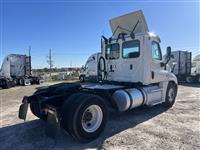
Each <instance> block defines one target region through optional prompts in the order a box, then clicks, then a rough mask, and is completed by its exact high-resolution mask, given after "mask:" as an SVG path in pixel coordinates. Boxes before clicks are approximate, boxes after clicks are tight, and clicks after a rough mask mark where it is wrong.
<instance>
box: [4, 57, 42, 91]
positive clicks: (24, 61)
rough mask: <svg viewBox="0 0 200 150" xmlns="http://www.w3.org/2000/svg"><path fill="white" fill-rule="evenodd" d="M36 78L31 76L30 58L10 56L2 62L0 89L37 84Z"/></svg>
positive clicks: (37, 79)
mask: <svg viewBox="0 0 200 150" xmlns="http://www.w3.org/2000/svg"><path fill="white" fill-rule="evenodd" d="M39 83H40V79H39V78H38V77H33V76H31V56H26V55H20V54H10V55H8V56H6V57H5V58H4V60H3V63H2V66H1V69H0V87H1V88H3V89H6V88H10V87H12V86H15V85H31V84H39Z"/></svg>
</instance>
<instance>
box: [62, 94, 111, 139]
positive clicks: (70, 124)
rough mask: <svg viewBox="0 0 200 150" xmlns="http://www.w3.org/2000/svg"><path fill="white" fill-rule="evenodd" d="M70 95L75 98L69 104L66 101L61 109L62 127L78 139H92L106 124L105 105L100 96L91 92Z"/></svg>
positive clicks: (106, 112) (106, 110)
mask: <svg viewBox="0 0 200 150" xmlns="http://www.w3.org/2000/svg"><path fill="white" fill-rule="evenodd" d="M75 95H76V94H75ZM72 96H73V97H74V98H75V99H74V100H73V101H72V102H71V103H70V104H71V105H69V103H68V104H67V105H64V107H63V109H62V112H63V116H62V121H63V128H64V129H65V130H67V131H68V132H69V133H70V134H71V135H72V136H73V137H74V138H75V139H77V140H78V141H81V142H88V141H91V140H94V139H95V138H97V137H98V136H99V135H100V134H101V132H102V131H103V130H104V127H105V125H106V122H107V119H108V109H107V106H106V104H105V102H104V100H103V99H102V98H101V97H99V96H96V95H93V94H84V93H82V94H79V95H77V96H74V95H72ZM69 99H72V98H69Z"/></svg>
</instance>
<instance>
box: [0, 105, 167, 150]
mask: <svg viewBox="0 0 200 150" xmlns="http://www.w3.org/2000/svg"><path fill="white" fill-rule="evenodd" d="M166 110H167V109H166V108H164V107H162V106H161V105H157V106H154V107H150V108H149V107H140V108H137V109H135V110H132V111H129V112H125V113H111V114H110V119H109V121H108V124H107V126H106V128H105V130H104V132H103V133H102V134H101V135H100V137H99V138H97V139H96V140H94V141H92V142H90V143H84V144H83V143H79V142H77V141H75V140H74V139H73V138H72V137H71V136H69V135H68V134H67V133H66V132H61V133H60V134H59V135H58V136H57V137H56V139H52V138H49V137H47V136H46V135H45V123H44V122H43V121H40V120H39V119H37V120H33V121H28V122H25V123H19V124H16V125H12V126H7V127H2V128H0V145H1V150H4V149H15V150H16V149H19V150H23V149H33V150H37V149H86V148H97V149H102V148H103V144H104V143H105V142H106V139H108V138H109V137H112V136H114V135H116V134H118V133H120V132H121V131H124V130H126V129H129V128H133V127H135V126H137V125H138V124H141V123H143V122H145V121H147V120H149V119H152V118H153V117H155V116H157V115H159V114H161V113H163V112H165V111H166ZM62 131H63V130H62Z"/></svg>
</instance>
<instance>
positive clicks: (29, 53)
mask: <svg viewBox="0 0 200 150" xmlns="http://www.w3.org/2000/svg"><path fill="white" fill-rule="evenodd" d="M28 56H29V57H28V58H29V69H30V70H29V71H30V75H31V46H29V47H28Z"/></svg>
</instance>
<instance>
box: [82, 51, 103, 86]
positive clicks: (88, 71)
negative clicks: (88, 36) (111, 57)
mask: <svg viewBox="0 0 200 150" xmlns="http://www.w3.org/2000/svg"><path fill="white" fill-rule="evenodd" d="M100 56H101V53H94V54H92V55H91V56H90V57H89V58H88V59H87V61H86V63H85V65H84V66H82V68H81V70H80V75H79V80H80V81H81V82H84V81H85V80H89V81H97V75H98V60H99V58H100Z"/></svg>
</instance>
